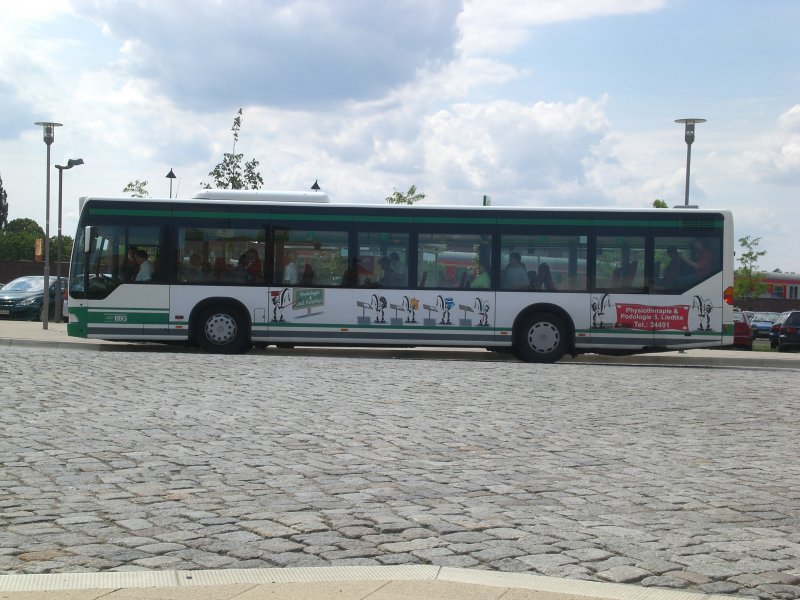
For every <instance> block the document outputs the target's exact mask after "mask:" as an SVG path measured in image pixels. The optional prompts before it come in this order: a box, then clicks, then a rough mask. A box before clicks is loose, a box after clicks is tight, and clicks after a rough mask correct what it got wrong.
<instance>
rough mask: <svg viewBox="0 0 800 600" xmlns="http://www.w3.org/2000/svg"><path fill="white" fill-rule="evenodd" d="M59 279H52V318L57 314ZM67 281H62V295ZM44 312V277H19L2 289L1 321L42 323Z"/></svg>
mask: <svg viewBox="0 0 800 600" xmlns="http://www.w3.org/2000/svg"><path fill="white" fill-rule="evenodd" d="M57 283H58V280H57V278H55V277H51V278H50V309H49V312H50V317H51V318H52V317H53V315H54V314H55V297H56V296H55V294H56V284H57ZM66 286H67V280H66V279H64V278H62V279H61V293H63V290H64V288H65V287H66ZM43 312H44V277H43V276H42V275H29V276H27V277H17V278H16V279H14V280H13V281H11V282H9V283H7V284H5V285H4V286H3V288H2V289H0V319H21V320H27V321H41V320H42V314H43Z"/></svg>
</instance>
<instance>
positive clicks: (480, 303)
mask: <svg viewBox="0 0 800 600" xmlns="http://www.w3.org/2000/svg"><path fill="white" fill-rule="evenodd" d="M475 308H476V309H478V315H480V320H479V321H478V325H479V326H481V327H488V326H489V308H490V306H489V303H488V302H487V301H486V300H481V299H480V298H475Z"/></svg>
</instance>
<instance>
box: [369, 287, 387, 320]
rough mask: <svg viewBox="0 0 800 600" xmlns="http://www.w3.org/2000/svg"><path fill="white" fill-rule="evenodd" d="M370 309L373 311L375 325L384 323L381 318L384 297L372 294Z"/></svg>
mask: <svg viewBox="0 0 800 600" xmlns="http://www.w3.org/2000/svg"><path fill="white" fill-rule="evenodd" d="M370 308H371V309H372V310H374V311H375V322H376V323H386V319H385V318H384V316H383V315H384V311H385V310H386V298H385V297H384V296H378V294H372V302H370Z"/></svg>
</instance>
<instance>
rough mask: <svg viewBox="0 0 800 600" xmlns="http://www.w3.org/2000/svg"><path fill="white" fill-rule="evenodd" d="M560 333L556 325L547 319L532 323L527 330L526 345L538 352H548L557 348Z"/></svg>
mask: <svg viewBox="0 0 800 600" xmlns="http://www.w3.org/2000/svg"><path fill="white" fill-rule="evenodd" d="M560 342H561V333H560V332H559V330H558V327H556V326H555V325H553V324H552V323H549V322H547V321H539V322H538V323H534V325H533V327H531V328H530V329H529V330H528V345H529V346H530V347H531V350H533V351H534V352H537V353H539V354H549V353H550V352H553V351H554V350H555V349H556V348H558V345H559V343H560Z"/></svg>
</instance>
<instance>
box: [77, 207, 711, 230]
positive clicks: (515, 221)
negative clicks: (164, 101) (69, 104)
mask: <svg viewBox="0 0 800 600" xmlns="http://www.w3.org/2000/svg"><path fill="white" fill-rule="evenodd" d="M387 212H388V211H387ZM89 214H91V215H101V216H120V217H158V218H170V217H179V218H193V219H235V220H248V221H249V220H253V219H256V220H258V219H260V220H263V221H265V222H266V221H274V222H278V223H279V222H281V221H300V222H304V223H306V222H314V221H317V222H332V223H348V222H355V223H417V224H423V225H424V224H429V225H430V224H434V225H436V224H459V225H533V226H544V227H558V226H562V227H563V226H567V227H642V228H646V227H652V228H659V229H661V228H663V229H698V228H714V229H721V228H722V227H723V220H722V219H721V218H720V219H714V220H709V221H705V220H696V221H695V220H680V219H667V220H661V219H652V220H651V219H643V218H632V219H613V220H604V219H592V218H589V219H586V218H575V219H571V218H547V217H534V218H530V217H520V218H508V217H501V216H498V215H496V216H492V217H456V216H442V217H429V216H422V215H419V214H417V215H410V216H395V215H390V214H386V215H347V214H345V215H342V214H325V213H312V214H303V213H285V214H281V213H274V214H272V215H269V214H267V212H266V211H265V212H258V213H242V212H235V211H231V212H219V211H208V212H206V211H194V210H169V209H167V210H153V209H131V208H96V207H90V208H89Z"/></svg>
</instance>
